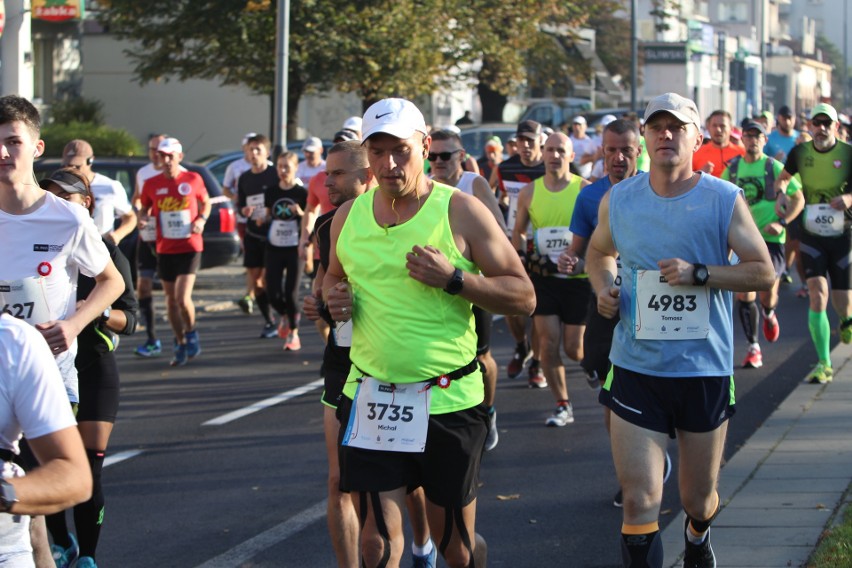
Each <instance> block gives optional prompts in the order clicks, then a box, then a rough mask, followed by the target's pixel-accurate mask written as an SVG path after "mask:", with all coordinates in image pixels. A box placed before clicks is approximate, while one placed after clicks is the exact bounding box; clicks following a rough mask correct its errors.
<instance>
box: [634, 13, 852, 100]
mask: <svg viewBox="0 0 852 568" xmlns="http://www.w3.org/2000/svg"><path fill="white" fill-rule="evenodd" d="M638 11H639V0H631V2H630V110H631V111H633V112H638V110H637V103H638V102H639V101H637V100H636V82H637V81H639V33H638V22H637V19H636V13H637V12H638ZM845 37H846V36H844V41H845Z"/></svg>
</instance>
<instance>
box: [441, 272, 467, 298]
mask: <svg viewBox="0 0 852 568" xmlns="http://www.w3.org/2000/svg"><path fill="white" fill-rule="evenodd" d="M462 288H464V272H462V269H461V268H456V269H455V271H453V276H452V278H450V281H449V282H447V285H446V287H445V288H444V292H446V293H447V294H450V295H453V296H455V295H456V294H458V293H459V292H461V291H462Z"/></svg>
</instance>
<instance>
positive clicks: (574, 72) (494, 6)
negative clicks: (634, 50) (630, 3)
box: [459, 0, 630, 121]
mask: <svg viewBox="0 0 852 568" xmlns="http://www.w3.org/2000/svg"><path fill="white" fill-rule="evenodd" d="M621 4H622V2H619V1H618V0H586V1H585V2H561V1H558V0H534V1H530V0H470V1H469V2H466V3H465V4H464V6H462V7H461V8H460V10H461V14H462V16H461V17H460V18H459V19H460V21H461V22H462V23H461V24H460V25H459V27H460V28H462V29H469V30H473V31H472V33H471V34H470V38H469V41H470V42H471V52H472V53H474V54H476V56H477V57H478V58H480V60H481V62H482V64H481V67H480V68H479V70H478V73H477V79H478V84H477V89H478V92H479V97H480V100H481V101H482V106H483V110H484V116H483V120H496V121H499V120H501V118H502V111H503V107H504V106H505V103H506V100H507V98H508V96H509V95H511V94H513V93H515V92H517V91H518V90H519V89H520V88H521V87H523V86H528V87H530V88H531V89H536V90H544V89H548V88H555V89H556V90H560V89H564V88H565V87H566V86H567V83H570V82H572V81H573V80H575V79H576V78H578V77H582V78H585V77H588V76H589V73H590V69H589V62H588V61H586V60H584V59H582V58H581V57H578V56H577V54H576V51H575V50H574V49H573V46H572V43H573V42H574V41H576V39H577V38H576V35H575V32H576V30H577V29H578V28H580V27H593V28H594V27H595V26H594V25H593V24H594V20H593V19H590V18H591V17H592V16H593V15H594V18H596V19H597V21H601V20H602V19H607V18H608V19H613V15H614V14H615V13H616V12H618V11H619V10H621V9H622V5H621ZM625 29H627V35H623V34H624V30H625ZM606 31H607V32H609V33H613V37H612V38H607V41H611V42H613V43H617V42H618V41H619V39H620V40H621V41H623V42H624V43H625V44H626V46H627V49H629V41H630V36H629V26H627V27H626V28H623V27H622V28H618V27H616V26H611V27H608V28H606ZM616 32H618V33H616ZM598 51H599V52H600V48H599V50H598ZM627 62H628V64H629V58H628V59H627ZM581 80H582V81H585V79H581Z"/></svg>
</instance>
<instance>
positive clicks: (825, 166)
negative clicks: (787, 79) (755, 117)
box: [775, 103, 852, 384]
mask: <svg viewBox="0 0 852 568" xmlns="http://www.w3.org/2000/svg"><path fill="white" fill-rule="evenodd" d="M810 122H811V132H812V133H813V140H811V141H809V142H805V143H802V144H799V145H797V146H795V147H794V148H793V149H792V150H790V154H789V155H788V157H787V161H786V163H785V164H784V171H783V172H781V175H779V176H778V179H777V180H776V181H775V192H776V194H777V195H778V200H777V201H776V204H775V207H776V212H777V213H778V215H779V216H782V215H786V216H788V217H789V216H791V215H792V214H793V213H798V211H787V209H790V208H791V207H789V205H790V201H789V199H788V198H787V196H786V195H785V192H786V189H787V185H788V184H789V183H790V180H791V179H792V177H793V176H794V175H796V174H799V176H800V178H801V180H802V192H803V193H804V195H805V210H804V214H803V215H802V229H803V230H802V234H801V241H800V242H801V247H800V249H799V251H800V253H801V255H802V262H803V264H804V268H805V277H806V278H807V285H808V295H809V297H810V304H809V306H808V328H809V329H810V332H811V339H812V340H813V343H814V347H815V348H816V351H817V356H818V357H819V362H818V363H817V365H816V366H815V367H814V369H813V371H811V372H810V374H809V375H808V377H807V379H806V381H807V382H810V383H817V384H824V383H827V382H829V381H831V379H832V378H833V376H834V371H833V369H832V367H831V357H830V355H829V353H830V345H829V343H830V339H831V326H830V324H829V322H828V313H827V312H826V309H827V307H828V300H829V289H828V283H829V280H830V281H831V303H832V304H833V306H834V309H835V311H837V314H838V315H839V316H840V341H842V342H843V343H852V290H850V288H852V267H850V265H849V262H848V260H847V259H848V258H849V253H850V251H852V212H850V210H849V208H850V207H852V195H850V192H852V185H850V182H852V147H850V146H849V145H848V144H846V143H845V142H841V141H840V140H838V138H837V129H838V128H839V126H840V122H839V121H838V117H837V111H836V110H835V109H834V107H833V106H831V105H829V104H826V103H820V104H818V105H816V106H815V107H814V108H813V110H812V111H811V120H810Z"/></svg>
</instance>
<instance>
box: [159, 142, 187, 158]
mask: <svg viewBox="0 0 852 568" xmlns="http://www.w3.org/2000/svg"><path fill="white" fill-rule="evenodd" d="M157 152H162V153H163V154H183V146H181V144H180V141H179V140H178V139H177V138H164V139H163V140H162V142H160V144H159V146H157Z"/></svg>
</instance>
